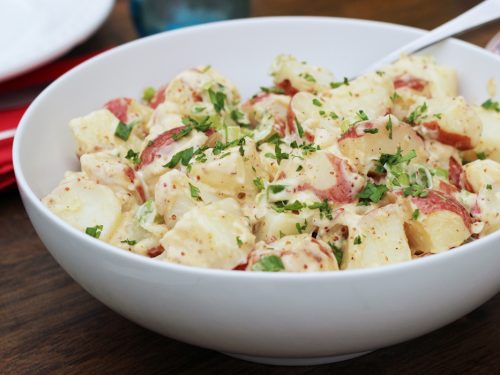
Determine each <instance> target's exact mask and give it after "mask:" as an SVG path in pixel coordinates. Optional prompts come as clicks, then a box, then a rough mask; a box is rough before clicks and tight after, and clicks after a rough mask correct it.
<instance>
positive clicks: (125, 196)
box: [80, 152, 145, 207]
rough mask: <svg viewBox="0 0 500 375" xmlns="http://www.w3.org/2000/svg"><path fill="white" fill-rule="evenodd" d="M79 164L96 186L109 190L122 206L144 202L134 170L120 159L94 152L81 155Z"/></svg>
mask: <svg viewBox="0 0 500 375" xmlns="http://www.w3.org/2000/svg"><path fill="white" fill-rule="evenodd" d="M80 163H81V166H82V171H83V172H85V174H86V175H87V176H88V177H90V178H91V179H92V180H94V181H95V182H97V183H98V184H102V185H106V186H108V187H109V188H111V190H113V192H114V193H115V194H116V196H117V197H118V198H119V199H120V201H121V202H122V205H128V206H130V204H133V203H142V202H144V201H145V195H144V189H143V186H142V184H141V182H140V181H139V179H137V178H136V176H135V172H134V170H133V169H132V168H131V167H130V166H128V165H127V164H126V163H124V162H122V161H121V160H120V158H118V157H116V156H113V155H110V154H108V153H106V152H96V153H93V154H84V155H82V156H81V158H80ZM128 206H127V207H128Z"/></svg>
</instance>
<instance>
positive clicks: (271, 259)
mask: <svg viewBox="0 0 500 375" xmlns="http://www.w3.org/2000/svg"><path fill="white" fill-rule="evenodd" d="M284 269H285V266H284V265H283V262H282V261H281V258H280V257H279V256H276V255H267V256H263V257H262V258H260V260H259V261H258V262H257V263H255V264H254V265H253V266H252V270H253V271H263V272H279V271H282V270H284Z"/></svg>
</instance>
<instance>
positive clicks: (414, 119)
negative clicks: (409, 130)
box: [407, 102, 427, 125]
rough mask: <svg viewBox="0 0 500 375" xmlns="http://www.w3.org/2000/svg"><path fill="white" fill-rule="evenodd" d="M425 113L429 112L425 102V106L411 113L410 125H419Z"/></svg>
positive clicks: (420, 106)
mask: <svg viewBox="0 0 500 375" xmlns="http://www.w3.org/2000/svg"><path fill="white" fill-rule="evenodd" d="M425 112H427V103H425V102H424V104H422V105H419V106H418V107H417V108H415V109H414V110H413V112H412V113H410V116H408V118H407V121H408V123H409V124H410V125H417V123H418V122H420V121H421V120H422V119H423V117H424V114H425Z"/></svg>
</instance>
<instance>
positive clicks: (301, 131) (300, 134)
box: [295, 116, 304, 138]
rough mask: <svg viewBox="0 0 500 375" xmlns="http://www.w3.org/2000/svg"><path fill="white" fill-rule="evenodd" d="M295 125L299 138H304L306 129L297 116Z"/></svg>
mask: <svg viewBox="0 0 500 375" xmlns="http://www.w3.org/2000/svg"><path fill="white" fill-rule="evenodd" d="M295 124H296V125H297V132H298V133H299V137H300V138H302V137H303V136H304V128H303V127H302V125H301V124H300V122H299V120H298V119H297V116H295Z"/></svg>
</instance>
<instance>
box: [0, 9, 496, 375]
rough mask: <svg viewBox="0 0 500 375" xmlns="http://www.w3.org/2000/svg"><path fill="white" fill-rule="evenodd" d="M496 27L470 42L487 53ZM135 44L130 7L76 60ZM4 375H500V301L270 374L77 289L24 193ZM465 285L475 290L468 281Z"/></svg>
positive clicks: (3, 343)
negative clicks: (436, 326) (349, 356)
mask: <svg viewBox="0 0 500 375" xmlns="http://www.w3.org/2000/svg"><path fill="white" fill-rule="evenodd" d="M475 3H477V1H466V0H463V1H458V0H455V1H452V0H443V1H436V0H434V1H429V0H407V1H400V2H395V1H389V0H379V1H368V0H352V1H328V0H324V1H320V0H309V1H299V0H294V1H285V0H255V1H254V2H253V6H252V12H253V14H254V15H258V16H263V15H277V14H315V15H331V16H342V17H358V18H369V19H376V20H382V21H389V22H398V23H404V24H408V25H413V26H417V27H423V28H432V27H434V26H436V25H438V24H439V23H441V22H443V21H445V20H446V19H449V18H451V17H454V16H456V15H457V14H459V13H460V12H463V11H464V10H465V9H467V8H469V7H470V6H472V5H474V4H475ZM497 31H500V23H498V22H497V23H494V24H491V25H490V26H487V27H485V28H482V29H479V30H476V31H474V32H472V33H469V34H467V35H465V36H464V39H465V40H468V41H471V42H474V43H476V44H479V45H484V44H485V43H486V42H487V40H488V39H489V38H491V37H492V36H493V34H494V33H495V32H497ZM135 37H136V35H135V32H134V29H133V27H132V24H131V21H130V19H129V16H128V4H127V2H126V1H124V0H122V1H118V2H117V4H116V6H115V9H114V10H113V13H112V15H111V17H110V18H109V19H108V21H107V22H106V23H105V25H104V26H103V27H102V28H101V29H100V30H99V31H98V33H97V34H95V35H94V36H93V37H92V38H91V39H90V40H89V41H87V42H86V43H84V44H83V45H81V46H79V47H77V48H76V49H75V50H74V51H72V52H71V53H72V54H78V53H81V52H85V51H90V50H93V49H95V48H102V47H108V46H110V45H113V44H120V43H123V42H126V41H128V40H131V39H134V38H135ZM0 228H1V231H2V234H1V236H0V252H1V256H0V374H32V373H40V374H47V373H64V374H69V373H79V374H80V373H83V374H85V373H92V374H100V373H121V374H125V373H127V374H128V373H130V374H135V373H141V374H148V373H190V374H195V373H209V374H211V373H214V374H215V373H217V374H219V373H239V374H260V373H269V374H285V373H286V374H289V373H292V374H323V373H338V374H425V373H426V374H499V373H500V295H497V296H496V297H494V298H493V299H492V300H490V301H489V302H488V303H486V304H485V305H483V306H481V307H480V308H478V309H477V310H476V311H474V312H472V313H471V314H469V315H467V316H466V317H464V318H462V319H460V320H458V321H456V322H455V323H453V324H450V325H448V326H447V327H444V328H442V329H440V330H438V331H435V332H433V333H431V334H428V335H426V336H423V337H421V338H418V339H416V340H413V341H410V342H407V343H403V344H400V345H396V346H393V347H390V348H386V349H382V350H378V351H376V352H373V353H371V354H368V355H366V356H364V357H361V358H358V359H355V360H351V361H347V362H343V363H338V364H332V365H325V366H316V367H298V368H287V367H270V366H262V365H257V364H252V363H247V362H244V361H239V360H236V359H232V358H229V357H226V356H224V355H222V354H219V353H215V352H212V351H209V350H205V349H200V348H196V347H193V346H190V345H186V344H182V343H179V342H176V341H173V340H170V339H168V338H164V337H161V336H159V335H157V334H154V333H152V332H149V331H147V330H145V329H143V328H141V327H139V326H137V325H135V324H133V323H131V322H129V321H127V320H125V319H124V318H122V317H120V316H119V315H117V314H115V313H114V312H112V311H111V310H109V309H108V308H107V307H105V306H104V305H102V304H101V303H99V302H98V301H96V300H95V299H93V298H92V297H91V296H90V295H88V294H87V293H86V292H85V291H84V290H82V288H80V286H78V285H77V284H76V283H75V282H74V281H73V280H72V279H71V278H70V277H69V276H68V275H67V274H66V273H65V272H64V271H63V270H62V269H61V268H60V267H59V266H58V265H57V264H56V262H55V261H54V260H53V259H52V257H51V256H50V255H49V253H48V252H47V250H46V249H45V248H44V246H43V244H42V243H41V242H40V240H39V239H38V237H37V235H36V233H35V231H34V230H33V227H32V226H31V224H30V223H29V220H28V218H27V216H26V213H25V211H24V209H23V207H22V204H21V200H20V198H19V195H18V194H17V192H16V191H15V190H12V191H10V192H4V193H0ZM464 282H467V281H466V280H464Z"/></svg>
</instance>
